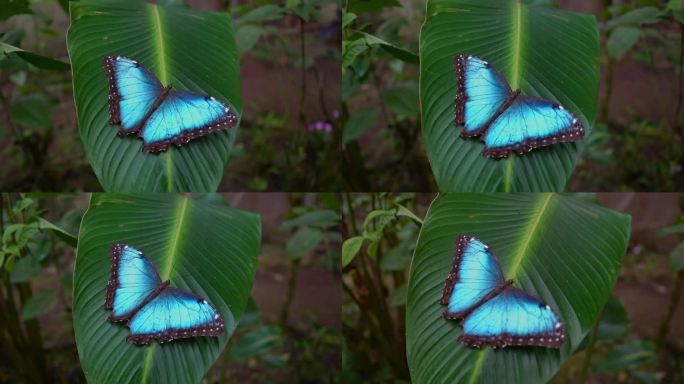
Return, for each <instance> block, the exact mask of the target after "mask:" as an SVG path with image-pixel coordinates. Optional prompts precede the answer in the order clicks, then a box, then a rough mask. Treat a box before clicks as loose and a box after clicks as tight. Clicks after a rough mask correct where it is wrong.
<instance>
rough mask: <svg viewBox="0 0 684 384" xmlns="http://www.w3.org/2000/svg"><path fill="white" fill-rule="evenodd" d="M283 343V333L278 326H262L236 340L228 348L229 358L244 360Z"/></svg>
mask: <svg viewBox="0 0 684 384" xmlns="http://www.w3.org/2000/svg"><path fill="white" fill-rule="evenodd" d="M282 344H283V334H282V331H281V330H280V328H279V327H276V326H268V327H262V328H259V329H257V330H254V331H252V332H249V333H248V334H246V335H244V336H243V337H241V338H240V340H238V342H237V344H236V345H235V346H234V347H233V348H231V350H230V358H231V360H237V361H244V360H247V359H249V358H252V357H257V356H259V355H263V354H265V353H266V352H269V351H271V350H272V349H274V348H277V347H279V346H281V345H282Z"/></svg>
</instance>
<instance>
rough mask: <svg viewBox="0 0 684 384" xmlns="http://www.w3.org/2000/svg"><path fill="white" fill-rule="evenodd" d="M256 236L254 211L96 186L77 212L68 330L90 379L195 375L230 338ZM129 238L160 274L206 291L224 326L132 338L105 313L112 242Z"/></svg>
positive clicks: (165, 379)
mask: <svg viewBox="0 0 684 384" xmlns="http://www.w3.org/2000/svg"><path fill="white" fill-rule="evenodd" d="M260 238H261V222H260V218H259V216H258V215H256V214H253V213H249V212H245V211H240V210H237V209H233V208H230V207H228V206H226V205H225V204H220V203H214V202H208V201H206V200H200V199H193V198H189V197H185V196H180V195H175V194H142V195H137V196H126V195H112V194H95V195H94V196H93V198H92V199H91V201H90V205H89V208H88V211H87V212H86V214H85V216H84V217H83V222H82V223H81V229H80V233H79V238H78V251H77V255H76V266H75V271H74V309H73V317H74V332H75V334H76V344H77V347H78V354H79V356H80V360H81V366H82V367H83V371H84V372H85V376H86V378H87V379H88V381H89V382H91V383H147V382H154V383H197V382H199V381H200V379H201V378H202V377H203V376H204V375H205V373H206V372H207V371H208V370H209V368H210V367H211V365H212V364H213V362H214V360H216V358H217V357H218V356H219V353H220V352H221V350H222V349H223V347H224V346H225V345H226V343H227V342H228V340H229V338H230V337H231V335H232V333H233V331H234V330H235V326H236V323H237V321H238V320H239V319H240V315H241V314H242V312H243V311H244V309H245V307H246V305H247V300H248V298H249V293H250V291H251V288H252V283H253V281H254V274H255V271H256V264H257V254H258V252H259V243H260ZM115 242H123V243H128V244H131V245H135V246H136V247H138V248H139V249H141V250H142V251H143V252H145V254H146V255H147V256H148V257H149V258H150V259H151V260H152V261H153V262H154V264H155V265H156V266H157V269H158V270H159V273H160V275H161V278H162V280H167V279H168V280H171V286H174V287H179V288H182V289H186V290H189V291H191V292H193V293H195V294H197V295H200V296H202V297H205V298H207V300H209V301H210V302H211V303H212V304H214V305H215V306H216V308H218V309H219V311H220V312H221V314H222V315H223V318H224V320H225V325H226V332H225V333H224V334H223V335H222V336H220V337H218V338H216V337H197V338H192V339H184V340H176V341H173V342H171V343H166V344H163V345H160V344H156V343H155V344H153V345H151V346H135V345H132V344H129V343H127V342H126V336H127V335H128V334H129V330H128V329H127V328H126V327H125V326H123V325H121V324H115V323H111V322H109V321H108V320H107V316H108V314H109V312H108V311H105V309H104V307H103V305H104V298H105V287H106V285H107V281H108V279H109V273H110V268H111V263H112V261H111V256H110V254H109V248H110V246H111V245H112V244H113V243H115Z"/></svg>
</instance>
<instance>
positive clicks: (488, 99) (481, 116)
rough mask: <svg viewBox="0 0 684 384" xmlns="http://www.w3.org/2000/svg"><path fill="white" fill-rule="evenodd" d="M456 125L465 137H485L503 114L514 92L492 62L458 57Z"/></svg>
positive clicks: (469, 57) (455, 62) (468, 56)
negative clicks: (489, 126) (481, 135)
mask: <svg viewBox="0 0 684 384" xmlns="http://www.w3.org/2000/svg"><path fill="white" fill-rule="evenodd" d="M454 66H455V67H456V78H457V89H456V125H463V127H464V128H463V131H462V132H461V136H463V137H467V136H476V135H479V134H481V133H482V132H483V131H484V130H485V129H486V128H487V126H488V125H489V123H490V122H491V121H492V120H493V119H494V118H495V117H496V115H497V114H498V113H499V112H500V110H501V108H502V107H503V106H504V104H505V103H506V100H507V99H508V98H509V97H511V96H512V94H513V91H511V87H510V86H509V85H508V82H506V79H505V78H504V77H503V75H501V73H500V72H499V71H497V70H496V69H495V68H494V67H492V66H491V64H489V63H488V62H486V61H484V60H482V59H480V58H479V57H475V56H470V55H456V58H455V59H454Z"/></svg>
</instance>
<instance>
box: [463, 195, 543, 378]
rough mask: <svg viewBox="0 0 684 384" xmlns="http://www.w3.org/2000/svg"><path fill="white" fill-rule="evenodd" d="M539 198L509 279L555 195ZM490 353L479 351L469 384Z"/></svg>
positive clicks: (514, 255) (533, 237) (517, 268)
mask: <svg viewBox="0 0 684 384" xmlns="http://www.w3.org/2000/svg"><path fill="white" fill-rule="evenodd" d="M539 196H540V200H539V203H538V204H537V205H536V207H534V209H533V212H534V215H533V216H532V219H531V220H530V222H529V223H528V224H527V227H525V230H524V231H523V233H522V234H521V236H520V238H521V240H522V241H521V242H520V244H519V246H518V249H517V251H516V252H514V253H513V262H512V263H511V264H510V267H509V268H508V271H507V273H506V274H505V276H506V278H507V279H513V278H515V277H516V276H517V274H518V270H520V265H521V264H522V262H523V260H524V259H525V257H524V256H525V255H527V254H528V249H529V248H530V245H531V244H532V241H533V240H534V239H535V236H534V235H535V234H537V233H538V232H539V230H538V228H539V226H540V224H541V223H542V221H543V218H544V216H545V214H546V213H547V212H548V211H549V205H550V203H551V200H552V199H553V197H554V194H553V193H544V194H540V195H539ZM489 351H490V349H482V350H480V351H479V353H478V355H477V359H476V360H475V364H474V365H473V369H472V370H471V371H470V378H469V379H468V383H469V384H473V383H475V382H476V381H477V379H478V378H479V377H480V371H481V370H482V365H483V363H484V359H485V357H486V356H487V352H489Z"/></svg>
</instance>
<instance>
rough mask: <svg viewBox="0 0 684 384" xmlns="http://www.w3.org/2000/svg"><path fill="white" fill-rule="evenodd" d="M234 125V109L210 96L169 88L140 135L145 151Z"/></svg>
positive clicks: (159, 149)
mask: <svg viewBox="0 0 684 384" xmlns="http://www.w3.org/2000/svg"><path fill="white" fill-rule="evenodd" d="M235 124H237V115H236V114H235V111H234V110H233V108H231V107H228V106H226V105H225V104H223V103H221V102H220V101H218V100H216V99H215V98H213V97H210V96H205V95H201V94H197V93H192V92H185V91H178V92H176V91H171V92H169V94H168V96H167V97H166V98H165V99H164V101H163V102H162V103H161V105H159V108H157V109H156V110H155V111H154V113H152V115H151V116H150V118H149V119H148V120H147V121H146V122H145V124H144V126H143V128H142V131H141V132H140V133H139V136H140V137H142V139H143V141H144V144H145V145H144V147H143V150H145V151H146V152H157V151H164V150H166V148H168V146H169V144H171V143H174V144H176V145H177V146H181V145H182V144H184V143H187V142H188V141H190V140H192V139H194V138H197V137H200V136H204V135H206V134H208V133H210V132H214V131H218V130H221V129H228V128H232V127H234V126H235Z"/></svg>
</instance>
